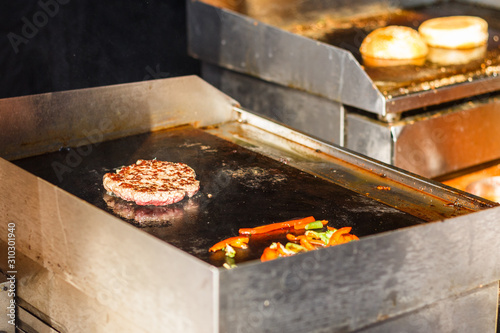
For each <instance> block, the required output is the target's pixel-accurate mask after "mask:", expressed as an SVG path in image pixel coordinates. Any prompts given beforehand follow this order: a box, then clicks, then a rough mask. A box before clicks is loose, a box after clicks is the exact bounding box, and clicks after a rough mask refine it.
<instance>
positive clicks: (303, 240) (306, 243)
mask: <svg viewBox="0 0 500 333" xmlns="http://www.w3.org/2000/svg"><path fill="white" fill-rule="evenodd" d="M300 245H302V246H303V247H305V248H306V249H307V250H308V251H312V250H316V248H315V247H314V246H313V245H312V244H311V243H309V241H308V240H307V237H303V238H301V239H300Z"/></svg>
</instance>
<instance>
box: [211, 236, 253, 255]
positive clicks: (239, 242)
mask: <svg viewBox="0 0 500 333" xmlns="http://www.w3.org/2000/svg"><path fill="white" fill-rule="evenodd" d="M248 241H249V238H248V237H245V236H235V237H229V238H226V239H224V240H222V241H220V242H218V243H216V244H215V245H213V246H212V247H211V248H209V249H208V251H210V252H216V251H219V250H222V249H224V248H225V247H226V245H227V244H229V245H231V246H233V247H238V248H242V249H246V248H247V244H248Z"/></svg>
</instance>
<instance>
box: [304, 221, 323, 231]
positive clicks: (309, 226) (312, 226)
mask: <svg viewBox="0 0 500 333" xmlns="http://www.w3.org/2000/svg"><path fill="white" fill-rule="evenodd" d="M321 228H323V221H314V222H311V223H308V224H307V225H306V227H305V229H306V230H311V229H321Z"/></svg>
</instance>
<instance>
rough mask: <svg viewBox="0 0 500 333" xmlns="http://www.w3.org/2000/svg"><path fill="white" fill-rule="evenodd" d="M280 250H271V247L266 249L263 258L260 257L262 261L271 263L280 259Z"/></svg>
mask: <svg viewBox="0 0 500 333" xmlns="http://www.w3.org/2000/svg"><path fill="white" fill-rule="evenodd" d="M278 257H279V255H278V250H275V249H271V248H270V247H266V248H265V249H264V252H263V253H262V256H260V261H269V260H273V259H276V258H278Z"/></svg>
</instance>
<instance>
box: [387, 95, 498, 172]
mask: <svg viewBox="0 0 500 333" xmlns="http://www.w3.org/2000/svg"><path fill="white" fill-rule="evenodd" d="M392 132H393V135H394V142H395V149H394V165H396V166H398V167H400V168H403V169H405V170H409V171H412V172H415V173H418V174H421V175H423V176H425V177H437V176H441V175H443V174H444V173H450V172H453V171H458V170H461V169H464V168H467V167H471V166H474V165H479V164H481V163H485V162H488V161H492V160H495V159H498V158H500V140H499V133H500V99H499V98H498V97H491V98H486V99H482V100H476V101H471V102H468V103H466V104H461V105H457V106H453V107H451V108H450V109H448V110H443V112H442V113H441V114H437V115H432V114H431V115H429V116H428V117H425V116H423V117H416V118H414V119H408V120H407V121H406V124H402V125H399V124H397V123H395V124H394V125H393V129H392Z"/></svg>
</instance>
